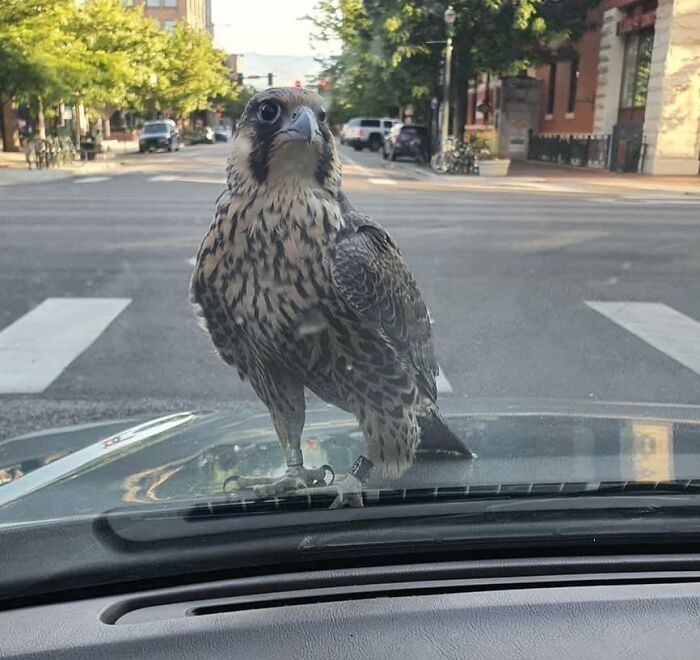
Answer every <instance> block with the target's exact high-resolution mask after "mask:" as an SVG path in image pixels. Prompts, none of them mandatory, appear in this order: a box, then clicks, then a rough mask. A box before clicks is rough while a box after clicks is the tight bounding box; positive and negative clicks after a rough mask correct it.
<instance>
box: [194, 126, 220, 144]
mask: <svg viewBox="0 0 700 660" xmlns="http://www.w3.org/2000/svg"><path fill="white" fill-rule="evenodd" d="M215 139H216V138H215V137H214V129H213V128H212V127H211V126H204V127H203V128H199V129H197V130H196V131H195V132H194V135H192V137H191V138H190V144H214V140H215Z"/></svg>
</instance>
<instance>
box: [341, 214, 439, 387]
mask: <svg viewBox="0 0 700 660" xmlns="http://www.w3.org/2000/svg"><path fill="white" fill-rule="evenodd" d="M343 210H344V211H345V213H344V216H343V217H344V219H345V221H346V226H348V227H349V228H350V229H351V233H349V234H347V235H346V236H345V237H344V238H341V239H339V241H338V243H337V245H336V246H335V248H334V250H333V251H332V252H331V254H330V266H331V274H332V277H333V284H334V287H335V290H336V292H337V293H338V295H339V296H340V297H341V298H342V299H343V300H344V301H345V303H346V304H347V305H348V306H349V307H350V308H351V309H352V310H353V311H354V312H355V314H357V316H358V318H359V320H360V323H361V324H362V326H363V327H367V328H372V329H374V330H376V331H377V332H378V334H379V336H380V337H381V339H382V340H383V342H384V343H385V346H386V347H387V348H389V349H390V350H392V351H393V352H394V353H395V355H396V356H397V358H398V359H399V360H401V361H402V363H403V364H404V366H405V367H406V368H407V370H408V371H409V373H412V375H413V376H414V377H415V379H416V381H417V383H418V387H419V390H420V391H421V393H422V394H423V395H424V396H427V397H429V398H430V400H432V401H435V399H436V398H437V389H436V386H435V377H436V376H437V373H438V366H437V362H436V360H435V354H434V351H433V342H432V334H431V330H430V320H429V318H428V310H427V308H426V306H425V303H424V302H423V298H422V297H421V294H420V291H419V290H418V287H417V286H416V282H415V280H414V279H413V275H412V274H411V271H410V270H409V269H408V266H407V265H406V264H405V263H404V261H403V259H402V258H401V254H400V252H399V250H398V247H397V246H396V244H395V243H394V241H393V240H392V239H391V237H390V236H389V234H387V233H386V231H385V230H384V229H383V228H382V227H381V226H380V225H378V224H377V223H375V222H374V221H373V220H372V219H371V218H368V217H366V216H362V215H360V214H358V213H356V212H355V211H353V210H351V209H350V208H348V207H347V206H346V207H345V208H344V209H343Z"/></svg>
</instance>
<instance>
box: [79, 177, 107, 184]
mask: <svg viewBox="0 0 700 660" xmlns="http://www.w3.org/2000/svg"><path fill="white" fill-rule="evenodd" d="M111 178H112V177H111V176H79V177H76V178H75V179H74V181H75V182H76V183H99V182H100V181H109V180H110V179H111Z"/></svg>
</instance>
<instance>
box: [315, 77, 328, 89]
mask: <svg viewBox="0 0 700 660" xmlns="http://www.w3.org/2000/svg"><path fill="white" fill-rule="evenodd" d="M329 86H330V83H329V82H328V81H327V80H326V79H325V78H322V79H321V80H319V81H318V89H319V91H321V92H325V91H326V90H327V89H328V87H329Z"/></svg>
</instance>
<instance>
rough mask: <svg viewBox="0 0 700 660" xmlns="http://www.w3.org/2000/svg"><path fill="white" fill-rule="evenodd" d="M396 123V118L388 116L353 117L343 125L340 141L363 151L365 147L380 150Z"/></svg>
mask: <svg viewBox="0 0 700 660" xmlns="http://www.w3.org/2000/svg"><path fill="white" fill-rule="evenodd" d="M396 123H397V121H396V120H395V119H389V118H388V117H381V118H374V117H353V118H352V119H350V120H349V121H348V122H347V123H346V124H345V125H344V126H343V130H342V132H341V134H340V142H341V144H348V145H350V146H351V147H353V148H354V149H355V151H362V150H363V149H364V148H365V147H369V149H370V151H379V150H380V149H381V148H382V144H384V137H385V136H386V135H387V133H388V132H389V131H390V130H391V128H392V127H393V126H394V124H396Z"/></svg>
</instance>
